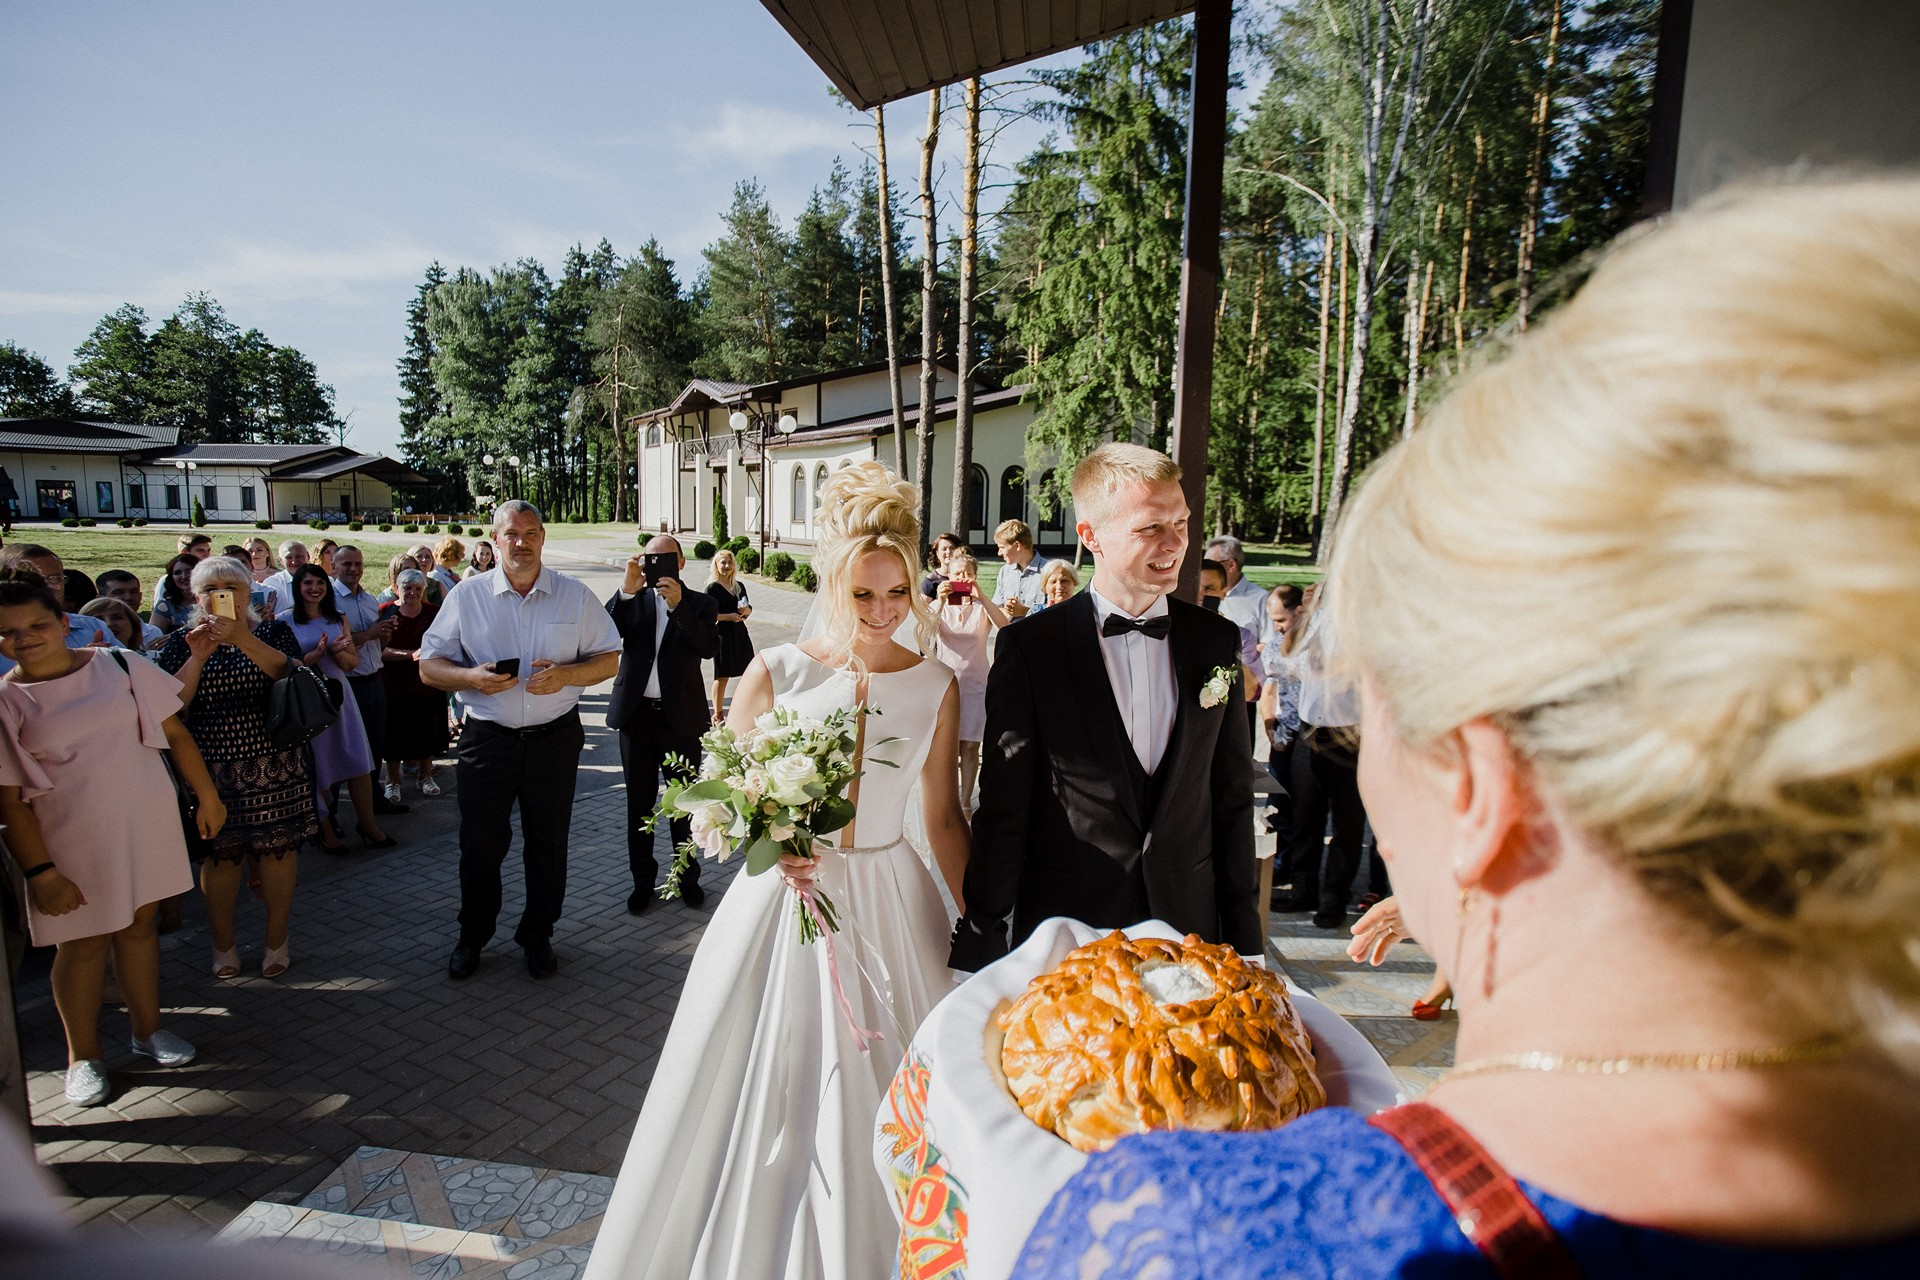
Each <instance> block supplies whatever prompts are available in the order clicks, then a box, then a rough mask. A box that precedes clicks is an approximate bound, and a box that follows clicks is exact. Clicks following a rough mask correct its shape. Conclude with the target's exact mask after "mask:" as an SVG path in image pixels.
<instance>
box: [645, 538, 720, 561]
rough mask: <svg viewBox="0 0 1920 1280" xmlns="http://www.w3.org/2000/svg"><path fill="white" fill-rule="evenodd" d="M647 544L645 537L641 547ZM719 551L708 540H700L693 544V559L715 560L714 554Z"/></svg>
mask: <svg viewBox="0 0 1920 1280" xmlns="http://www.w3.org/2000/svg"><path fill="white" fill-rule="evenodd" d="M646 543H647V540H646V539H645V538H644V537H643V538H641V539H640V545H641V546H645V545H646ZM719 549H720V548H718V547H716V546H714V545H713V543H711V542H709V541H708V540H707V539H705V538H702V539H700V541H698V542H696V543H694V544H693V558H694V559H695V560H711V559H713V553H714V552H716V551H718V550H719Z"/></svg>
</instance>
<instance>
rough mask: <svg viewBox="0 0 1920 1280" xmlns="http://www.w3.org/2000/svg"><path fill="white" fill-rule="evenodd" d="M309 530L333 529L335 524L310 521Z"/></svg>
mask: <svg viewBox="0 0 1920 1280" xmlns="http://www.w3.org/2000/svg"><path fill="white" fill-rule="evenodd" d="M307 528H309V529H331V528H333V522H332V521H330V520H309V521H307Z"/></svg>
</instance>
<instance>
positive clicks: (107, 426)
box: [0, 418, 180, 453]
mask: <svg viewBox="0 0 1920 1280" xmlns="http://www.w3.org/2000/svg"><path fill="white" fill-rule="evenodd" d="M179 438H180V429H179V428H178V427H152V426H146V425H144V424H129V423H120V422H84V421H81V420H80V419H77V418H0V449H23V450H26V451H28V452H33V453H134V452H137V451H139V450H142V449H151V448H153V447H154V446H156V445H161V446H165V445H171V444H172V443H173V442H174V441H176V440H178V439H179Z"/></svg>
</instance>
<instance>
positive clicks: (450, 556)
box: [433, 537, 467, 569]
mask: <svg viewBox="0 0 1920 1280" xmlns="http://www.w3.org/2000/svg"><path fill="white" fill-rule="evenodd" d="M433 558H434V559H435V560H438V561H439V562H440V563H441V565H442V566H444V567H446V568H448V569H458V568H459V567H460V562H461V561H462V560H465V559H466V558H467V545H466V543H464V542H462V541H460V539H458V538H454V537H446V538H442V539H440V541H438V542H436V543H434V544H433Z"/></svg>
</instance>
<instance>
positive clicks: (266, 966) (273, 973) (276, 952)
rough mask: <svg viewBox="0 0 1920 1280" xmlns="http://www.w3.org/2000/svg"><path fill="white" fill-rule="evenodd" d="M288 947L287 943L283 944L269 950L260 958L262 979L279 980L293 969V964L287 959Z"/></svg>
mask: <svg viewBox="0 0 1920 1280" xmlns="http://www.w3.org/2000/svg"><path fill="white" fill-rule="evenodd" d="M287 945H288V944H287V943H285V942H283V943H281V944H280V945H279V946H277V947H268V948H267V950H266V954H264V955H263V956H261V957H260V976H261V977H263V978H277V977H279V976H280V975H281V974H283V973H285V972H286V971H287V970H288V969H290V968H292V967H293V966H292V963H291V962H290V961H289V960H288V959H287Z"/></svg>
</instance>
